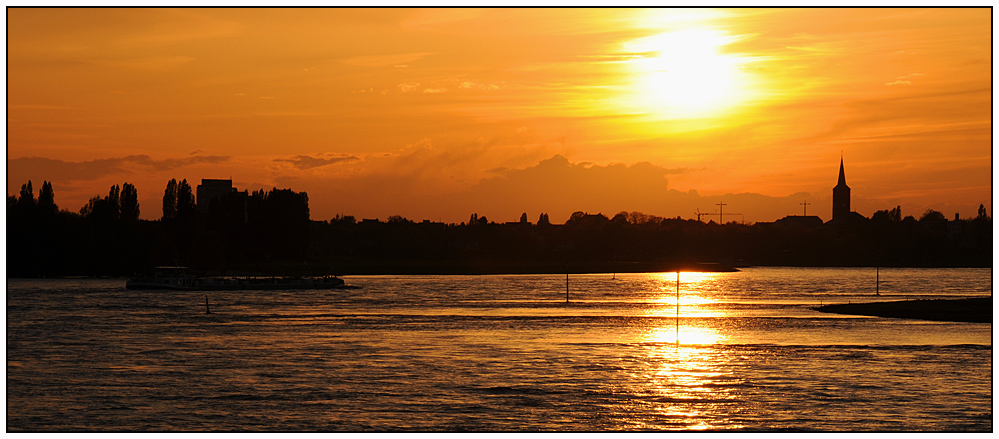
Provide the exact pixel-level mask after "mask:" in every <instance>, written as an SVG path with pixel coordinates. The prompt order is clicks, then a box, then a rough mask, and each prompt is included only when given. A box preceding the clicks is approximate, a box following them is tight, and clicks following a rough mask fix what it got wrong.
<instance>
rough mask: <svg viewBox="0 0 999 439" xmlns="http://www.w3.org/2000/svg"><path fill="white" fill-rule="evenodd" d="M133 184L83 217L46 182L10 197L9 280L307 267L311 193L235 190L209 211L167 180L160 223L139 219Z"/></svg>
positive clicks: (90, 205)
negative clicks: (269, 265) (176, 268)
mask: <svg viewBox="0 0 999 439" xmlns="http://www.w3.org/2000/svg"><path fill="white" fill-rule="evenodd" d="M138 198H139V197H138V192H137V191H136V189H135V186H133V185H131V184H129V183H124V184H122V185H121V186H119V185H114V186H111V187H110V189H109V190H108V194H107V195H106V196H95V197H93V198H91V199H90V200H89V201H88V202H87V204H86V205H84V206H83V207H82V208H81V209H80V210H79V211H78V212H70V211H68V210H60V209H59V207H58V206H57V205H56V203H55V194H54V192H53V190H52V185H51V183H49V182H47V181H46V182H43V183H42V188H41V190H40V191H39V193H38V197H37V198H35V194H34V190H33V188H32V184H31V182H30V181H29V182H27V183H25V184H24V185H22V186H21V191H20V193H19V194H18V195H16V196H15V195H11V196H8V197H7V231H8V233H7V236H8V241H7V256H8V258H7V261H8V263H7V269H8V276H11V277H44V276H123V275H130V274H133V273H140V272H146V271H149V270H150V269H151V268H152V267H155V266H162V265H183V266H191V267H196V268H200V269H205V270H226V269H227V268H228V267H230V266H238V265H240V264H243V265H246V264H252V263H255V262H260V261H263V262H273V261H304V259H305V257H306V254H305V252H306V249H307V248H308V244H309V242H308V240H309V207H308V195H307V194H306V193H304V192H301V193H298V192H294V191H292V190H290V189H277V188H274V189H272V190H270V191H264V190H257V191H254V192H252V193H248V192H246V191H244V192H235V191H234V192H232V193H228V194H225V195H223V196H222V197H219V198H217V199H215V200H213V201H212V203H211V204H210V205H209V206H207V209H206V210H205V211H204V212H198V211H197V205H196V199H195V196H194V193H193V190H192V188H191V186H190V184H188V182H187V180H181V181H180V182H179V183H178V182H177V180H176V179H172V180H170V181H169V182H168V183H167V185H166V189H165V190H164V194H163V205H162V209H163V215H162V217H161V218H160V219H159V220H155V221H147V220H140V219H139V214H140V210H139V209H140V206H139V202H138Z"/></svg>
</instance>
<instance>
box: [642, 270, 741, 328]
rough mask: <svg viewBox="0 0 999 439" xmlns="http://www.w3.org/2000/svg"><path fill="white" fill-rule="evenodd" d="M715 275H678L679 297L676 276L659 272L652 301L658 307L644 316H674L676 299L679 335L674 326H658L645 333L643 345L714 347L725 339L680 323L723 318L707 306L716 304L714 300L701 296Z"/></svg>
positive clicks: (691, 325) (705, 295)
mask: <svg viewBox="0 0 999 439" xmlns="http://www.w3.org/2000/svg"><path fill="white" fill-rule="evenodd" d="M717 276H718V273H699V272H681V273H680V275H679V297H677V296H678V292H677V274H676V272H673V273H659V274H658V277H659V282H660V284H661V285H660V287H659V294H658V296H656V297H654V298H653V299H652V302H653V303H655V304H658V306H655V307H651V308H650V309H649V310H647V311H646V315H650V316H656V317H671V316H672V317H675V316H677V301H678V300H679V307H680V309H679V319H680V325H679V335H677V326H676V324H674V325H671V326H669V327H662V326H661V327H658V328H655V329H653V330H652V331H650V332H649V333H647V334H646V341H647V342H655V343H666V342H674V343H675V342H677V341H678V338H679V343H680V344H695V345H705V344H715V343H721V342H722V341H724V340H725V337H724V336H723V335H721V334H719V333H718V332H716V331H714V330H711V329H707V328H702V327H698V326H697V325H696V324H692V323H684V320H685V319H687V320H688V321H689V318H691V317H725V313H724V312H722V311H719V310H717V309H712V308H709V307H708V306H707V305H711V304H714V303H717V300H715V299H713V298H711V297H709V296H708V295H707V294H705V291H707V290H708V289H707V288H706V287H705V285H706V284H707V283H709V282H710V281H712V280H713V279H714V278H715V277H717Z"/></svg>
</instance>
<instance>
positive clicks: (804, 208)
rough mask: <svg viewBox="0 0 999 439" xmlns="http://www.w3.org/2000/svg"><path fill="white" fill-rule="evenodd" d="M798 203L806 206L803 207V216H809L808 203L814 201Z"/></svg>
mask: <svg viewBox="0 0 999 439" xmlns="http://www.w3.org/2000/svg"><path fill="white" fill-rule="evenodd" d="M798 204H801V205H802V206H804V207H803V208H802V209H801V216H808V205H809V204H812V203H809V202H808V201H805V202H804V203H798Z"/></svg>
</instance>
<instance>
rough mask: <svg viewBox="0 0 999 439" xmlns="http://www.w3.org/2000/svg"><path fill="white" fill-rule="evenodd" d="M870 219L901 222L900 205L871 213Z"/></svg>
mask: <svg viewBox="0 0 999 439" xmlns="http://www.w3.org/2000/svg"><path fill="white" fill-rule="evenodd" d="M871 221H875V222H896V223H897V222H901V221H902V206H895V208H894V209H891V210H879V211H877V212H874V215H871Z"/></svg>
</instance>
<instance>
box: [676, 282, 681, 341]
mask: <svg viewBox="0 0 999 439" xmlns="http://www.w3.org/2000/svg"><path fill="white" fill-rule="evenodd" d="M676 345H677V347H679V346H680V269H677V270H676Z"/></svg>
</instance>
